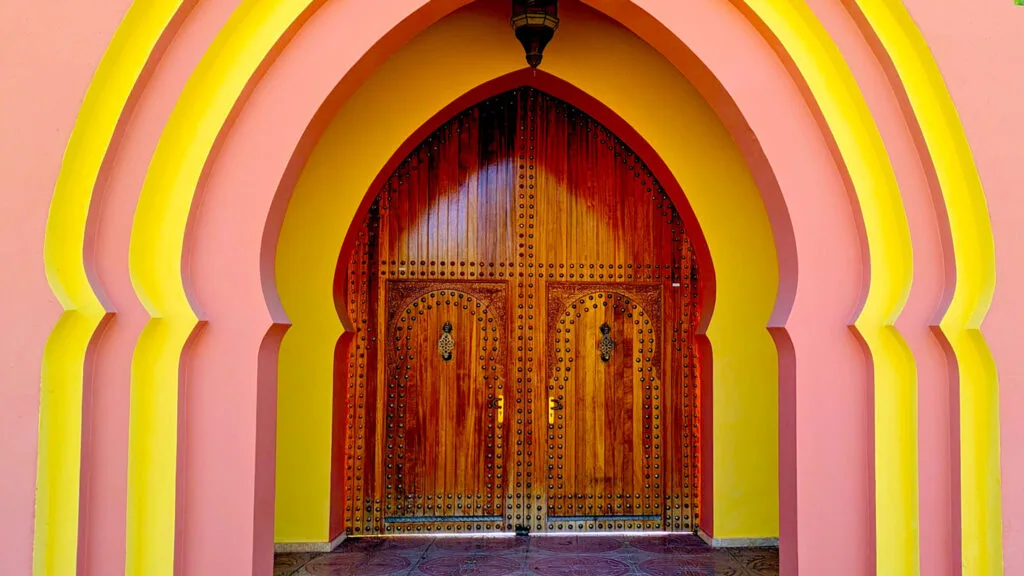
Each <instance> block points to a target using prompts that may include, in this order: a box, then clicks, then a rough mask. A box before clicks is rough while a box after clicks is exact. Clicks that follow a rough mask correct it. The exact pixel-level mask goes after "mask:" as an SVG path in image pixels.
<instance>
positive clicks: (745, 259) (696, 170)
mask: <svg viewBox="0 0 1024 576" xmlns="http://www.w3.org/2000/svg"><path fill="white" fill-rule="evenodd" d="M563 16H564V21H565V24H564V25H563V26H562V28H561V29H560V30H559V34H558V39H557V43H553V44H552V45H551V48H550V49H549V50H548V51H547V55H546V56H545V60H544V67H543V69H544V71H546V72H547V73H550V74H553V75H555V76H556V77H558V78H561V79H563V80H565V81H567V82H569V83H570V84H573V85H575V86H576V87H577V88H579V89H581V90H583V91H584V92H586V93H587V94H589V95H591V96H593V97H594V98H597V99H598V100H600V101H601V102H602V103H604V104H605V105H607V106H609V107H610V108H611V109H612V110H613V111H614V112H615V113H617V114H618V115H619V116H621V117H622V118H623V119H624V120H625V121H626V122H627V123H628V124H630V125H631V126H632V127H633V128H634V129H636V130H637V131H638V132H639V134H640V135H641V136H642V137H643V138H644V139H645V140H647V142H648V143H649V144H650V145H651V146H652V147H653V148H654V150H655V151H656V152H657V153H658V154H659V155H660V156H661V157H662V159H663V160H664V161H665V163H666V164H667V165H668V167H669V169H670V171H671V175H672V176H673V177H675V178H676V179H677V180H678V182H679V183H680V185H681V186H682V188H683V190H684V192H685V193H686V200H688V201H689V203H690V204H691V206H692V207H693V209H694V211H695V213H696V216H697V219H698V221H699V223H700V225H701V228H702V230H703V234H704V235H705V237H706V238H707V241H708V244H709V247H710V251H711V257H712V259H713V262H714V268H715V279H716V287H715V289H716V291H717V294H716V297H715V300H716V304H715V308H716V311H715V313H714V316H713V318H712V321H711V325H710V327H709V329H708V335H709V338H710V339H711V343H712V347H713V350H714V368H713V372H714V385H713V386H714V396H715V399H714V403H713V406H714V410H715V412H714V418H713V422H714V431H713V436H714V440H713V442H714V448H715V452H714V454H715V460H714V462H713V468H714V482H715V486H714V491H713V493H714V494H715V495H716V500H715V502H714V508H715V511H714V524H713V525H712V524H710V523H709V524H706V525H705V529H706V530H708V531H709V532H710V531H713V532H714V534H715V537H717V538H766V537H777V536H778V497H777V494H778V480H777V479H778V467H777V466H778V464H777V459H778V457H777V442H778V440H777V437H778V436H777V427H778V421H777V419H778V416H777V413H778V409H777V398H776V395H777V384H776V382H777V379H778V378H777V366H776V353H775V349H774V344H773V343H772V341H771V338H770V336H769V335H768V332H767V322H768V318H769V316H770V314H771V310H772V307H773V305H774V302H775V295H776V291H777V283H778V267H777V264H776V262H777V258H776V256H775V250H774V241H773V239H772V236H771V230H770V226H769V223H768V218H767V214H766V212H765V210H764V207H763V204H762V202H761V198H760V192H759V191H758V190H757V189H756V187H755V184H754V181H753V178H752V176H751V175H750V173H749V171H748V169H747V168H746V165H745V162H744V159H743V157H742V156H741V155H740V153H739V151H738V149H736V148H735V145H734V144H733V142H732V141H731V138H730V136H729V133H728V131H726V130H725V128H724V127H723V126H722V125H721V124H720V122H719V121H718V119H717V117H716V116H715V114H714V112H713V111H712V110H711V108H710V107H708V106H707V105H706V103H705V102H704V101H703V99H702V98H701V97H700V94H699V93H698V92H697V91H696V90H695V89H694V88H693V87H692V86H691V85H690V84H689V83H688V82H687V81H686V80H685V78H683V77H682V76H681V75H680V74H679V73H678V71H676V70H675V69H674V68H673V67H672V65H671V64H670V63H669V62H667V61H666V60H664V59H663V58H661V57H660V56H659V55H658V54H657V52H655V51H654V50H652V49H651V48H650V47H648V46H646V45H645V44H643V43H642V42H641V41H640V40H639V39H638V38H637V37H635V36H634V35H632V34H631V33H629V32H628V31H626V30H624V29H622V28H621V27H618V26H616V25H615V24H614V23H612V22H611V21H609V20H608V19H606V18H605V17H603V16H600V15H599V14H597V13H595V12H593V11H591V10H589V9H586V8H584V7H582V6H578V5H573V4H567V5H566V6H564V7H563ZM505 32H507V22H506V15H505V14H504V10H503V7H502V6H498V5H497V4H491V5H479V6H471V7H468V8H465V9H463V10H461V11H460V12H458V13H456V14H453V15H452V16H449V17H447V18H445V19H444V20H442V21H440V22H438V23H437V24H435V25H434V26H432V27H431V28H430V29H428V30H427V31H426V32H424V33H423V34H421V35H420V36H418V37H417V38H416V39H414V40H413V41H412V42H410V43H409V44H408V45H406V46H405V47H403V49H402V50H401V51H400V52H398V53H397V54H395V55H394V56H392V57H391V59H389V60H388V62H386V63H385V64H383V65H382V66H381V67H380V68H379V69H378V70H377V72H376V73H375V74H374V76H373V77H372V78H370V79H369V80H368V81H367V82H366V84H365V85H364V86H363V87H362V88H361V89H360V90H359V91H358V92H357V93H356V94H354V95H353V96H352V98H351V99H350V100H349V102H348V103H347V105H346V106H345V107H344V108H343V109H342V110H341V111H340V112H339V114H338V116H337V117H336V118H335V119H334V120H333V122H332V123H331V125H330V126H329V127H328V129H327V132H326V133H325V134H324V136H323V137H322V139H321V141H320V143H319V144H318V145H317V148H316V149H315V150H314V151H313V153H312V156H311V157H310V160H309V163H308V164H307V165H306V167H305V169H304V170H303V173H302V176H301V177H300V179H299V182H298V185H297V188H296V190H295V193H294V195H293V196H292V203H291V205H290V206H289V212H288V214H287V216H286V218H285V222H284V227H283V229H282V234H281V244H280V247H279V250H278V259H277V278H278V286H279V290H280V293H281V298H282V303H283V304H284V307H285V311H286V312H287V313H288V316H289V318H290V319H291V320H292V323H293V326H292V328H291V329H290V331H289V333H288V334H287V335H286V336H285V339H284V341H283V343H282V351H281V357H280V376H279V396H278V399H279V409H278V430H279V437H278V468H277V470H278V473H277V486H278V491H277V516H276V522H277V524H276V538H277V540H278V541H282V542H291V541H324V540H328V539H330V536H332V535H330V534H328V518H327V514H328V511H329V509H330V498H331V490H330V471H331V461H330V455H331V444H330V441H331V422H332V418H331V406H332V405H333V399H332V396H331V395H332V390H333V382H332V374H333V371H334V369H333V362H334V346H335V342H336V341H337V339H338V336H339V335H340V334H341V330H342V328H341V324H340V322H339V321H338V319H337V316H336V313H335V312H334V311H335V301H334V294H333V292H332V291H331V287H332V285H333V284H332V282H333V274H334V270H335V263H336V261H337V257H338V253H339V251H340V249H341V244H342V242H343V240H344V238H345V235H346V233H347V231H348V228H349V224H350V222H351V221H352V218H353V215H354V214H355V213H356V210H357V209H358V207H359V205H360V204H361V203H362V202H363V198H364V195H365V194H366V193H367V192H368V191H369V192H370V193H372V191H370V190H369V188H370V185H371V183H372V182H373V181H374V179H375V178H376V177H377V175H378V172H379V171H380V169H381V167H383V166H384V165H385V164H386V163H387V161H388V160H389V159H390V158H391V156H392V155H393V154H394V153H395V152H396V150H398V149H399V146H400V145H401V144H402V143H403V142H404V141H405V140H406V139H407V138H408V137H409V136H410V135H411V134H412V133H413V132H415V131H416V130H417V128H418V127H419V126H421V125H422V124H423V123H424V122H425V121H426V120H427V119H429V118H430V117H431V116H433V115H434V114H435V113H436V112H437V111H439V110H441V109H442V108H444V107H445V106H446V105H447V104H448V103H449V102H451V101H453V100H455V99H456V98H458V97H459V96H460V95H461V94H462V93H464V92H467V91H469V90H471V89H472V88H474V87H475V86H478V85H480V84H482V83H485V82H487V81H489V80H492V79H494V78H497V77H500V76H502V75H504V74H508V73H510V72H513V71H515V70H518V69H520V68H522V62H521V59H522V58H521V56H522V55H521V54H520V53H519V51H518V50H517V49H516V48H517V46H518V44H517V43H516V41H515V39H514V38H513V37H512V36H510V35H508V34H506V33H505ZM707 440H708V441H711V438H710V437H709V438H708V439H707ZM334 465H335V466H344V462H335V463H334ZM335 497H337V495H335Z"/></svg>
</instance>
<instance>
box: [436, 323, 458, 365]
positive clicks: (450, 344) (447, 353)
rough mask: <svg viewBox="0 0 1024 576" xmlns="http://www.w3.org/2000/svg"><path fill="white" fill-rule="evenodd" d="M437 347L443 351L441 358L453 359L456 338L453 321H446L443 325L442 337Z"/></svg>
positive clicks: (446, 360) (445, 359)
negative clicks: (453, 333)
mask: <svg viewBox="0 0 1024 576" xmlns="http://www.w3.org/2000/svg"><path fill="white" fill-rule="evenodd" d="M437 349H438V351H440V352H441V359H442V360H444V361H445V362H448V361H449V360H451V359H452V352H453V351H454V350H455V338H453V337H452V323H451V322H445V323H444V325H443V326H441V338H440V339H439V340H438V341H437Z"/></svg>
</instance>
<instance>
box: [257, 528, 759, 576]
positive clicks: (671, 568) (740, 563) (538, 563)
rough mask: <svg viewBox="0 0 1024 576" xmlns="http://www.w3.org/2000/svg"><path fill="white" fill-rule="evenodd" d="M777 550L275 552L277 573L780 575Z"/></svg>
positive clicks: (487, 541) (387, 547)
mask: <svg viewBox="0 0 1024 576" xmlns="http://www.w3.org/2000/svg"><path fill="white" fill-rule="evenodd" d="M778 573H779V554H778V550H776V549H771V548H742V549H741V548H735V549H729V550H712V549H711V548H709V547H708V546H707V545H706V544H704V542H702V541H701V540H700V539H699V538H697V537H696V536H692V535H688V534H673V535H670V536H642V537H633V536H628V537H627V536H622V537H618V536H614V537H613V536H573V535H566V536H532V537H497V538H429V537H396V538H351V539H349V540H346V541H344V542H343V543H342V544H341V546H339V547H338V549H337V550H335V551H334V552H331V553H329V554H311V553H306V554H278V555H277V557H276V559H275V566H274V576H350V575H351V576H386V575H396V576H406V575H410V576H411V575H423V576H470V575H473V576H512V575H517V576H518V575H522V576H526V575H530V576H630V575H646V576H698V575H699V576H710V575H723V576H741V575H742V576H777V575H778Z"/></svg>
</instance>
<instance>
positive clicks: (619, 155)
mask: <svg viewBox="0 0 1024 576" xmlns="http://www.w3.org/2000/svg"><path fill="white" fill-rule="evenodd" d="M352 233H353V234H358V238H357V240H356V242H355V245H354V250H353V251H352V252H351V255H350V256H349V261H348V262H347V265H343V266H342V268H341V272H340V274H341V276H340V277H339V279H343V281H341V282H339V285H340V287H341V290H340V293H339V295H338V298H339V303H340V306H339V307H340V308H342V309H343V314H347V315H348V320H349V321H350V325H351V326H352V327H354V328H355V332H354V336H353V337H351V338H350V339H348V340H346V341H344V342H343V348H342V349H341V350H340V353H341V355H340V357H339V364H340V367H341V368H343V370H341V377H342V378H344V379H345V385H346V388H347V391H348V395H347V400H348V414H349V416H348V422H347V435H346V438H347V439H346V458H347V462H346V466H345V470H346V478H345V485H346V490H345V498H346V502H345V518H346V520H345V522H346V525H347V530H348V532H349V533H350V534H352V535H361V534H396V533H437V532H494V531H512V530H521V529H524V528H525V529H528V530H531V531H534V532H548V531H560V530H571V531H606V530H615V531H622V530H629V531H635V530H670V531H692V530H694V529H695V528H696V525H697V518H698V515H697V502H698V496H699V495H698V480H697V479H698V478H699V471H698V455H699V452H698V445H697V437H698V434H697V432H698V422H697V415H698V414H699V405H698V404H699V397H698V396H699V395H698V385H697V381H696V380H697V373H698V367H697V363H698V359H697V354H696V343H695V341H694V339H693V337H694V335H695V331H696V326H697V323H698V310H697V303H698V290H699V280H698V272H697V265H696V255H695V254H694V250H693V246H692V244H691V243H690V239H689V238H688V237H687V232H686V230H685V229H684V225H683V221H682V218H681V217H680V215H679V213H678V211H677V210H676V208H675V206H673V204H672V202H671V200H670V199H669V198H668V195H667V194H666V193H665V191H664V190H663V189H662V187H661V185H660V184H659V183H658V182H657V180H656V179H655V178H654V176H653V175H652V173H651V172H650V170H649V169H648V168H647V166H646V165H645V164H644V161H643V160H642V159H641V158H639V157H638V156H637V155H636V154H635V153H634V152H633V151H632V150H630V149H629V148H628V147H627V146H626V145H624V144H623V143H622V142H621V141H620V140H619V139H618V138H617V137H616V136H615V135H614V134H612V133H611V132H610V131H608V130H607V129H606V128H605V127H604V126H602V125H601V124H599V123H598V122H597V121H595V120H593V119H592V118H590V117H588V116H587V115H585V114H584V113H582V112H580V111H579V110H577V109H575V108H574V107H572V106H571V105H568V104H566V103H565V102H562V101H560V100H558V99H556V98H553V97H551V96H548V95H546V94H544V93H542V92H540V91H537V90H536V89H532V88H520V89H517V90H513V91H511V92H508V93H505V94H501V95H499V96H496V97H494V98H491V99H488V100H486V101H485V102H482V103H480V104H477V105H475V106H473V107H471V108H469V109H468V110H466V111H464V112H462V113H460V114H458V115H457V116H456V117H455V118H453V119H451V120H450V121H448V122H447V123H446V124H444V125H443V126H442V127H441V128H439V129H438V130H437V131H435V132H434V133H433V134H431V135H430V136H429V137H427V138H426V140H425V141H423V142H422V143H421V144H420V145H419V146H418V147H417V148H416V149H415V150H413V151H412V152H411V153H410V154H409V156H408V157H407V158H406V159H405V160H404V161H403V162H402V163H401V164H400V165H399V167H398V168H397V169H396V170H395V171H394V173H393V174H392V175H391V176H390V177H389V178H388V179H387V180H386V182H385V184H384V185H383V186H382V189H381V190H380V192H379V194H378V196H377V197H376V199H375V200H374V201H373V203H372V205H371V207H370V210H369V212H368V214H367V215H366V217H365V220H364V222H363V225H362V227H360V228H357V229H355V230H354V231H353V232H352ZM343 264H344V263H343Z"/></svg>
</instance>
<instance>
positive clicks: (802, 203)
mask: <svg viewBox="0 0 1024 576" xmlns="http://www.w3.org/2000/svg"><path fill="white" fill-rule="evenodd" d="M463 3H465V2H463V1H460V0H434V1H433V2H429V3H423V2H417V1H414V0H407V1H403V2H393V3H388V4H387V5H386V6H387V7H386V8H381V9H378V8H375V9H374V10H373V11H372V12H373V13H372V14H371V13H369V12H371V11H368V10H366V8H365V6H364V7H363V8H357V7H354V6H353V3H327V4H326V5H324V6H323V7H322V8H320V9H319V10H318V11H317V12H316V13H314V14H313V15H312V16H311V17H310V19H309V20H308V22H306V23H305V24H304V25H303V26H302V28H301V29H300V30H298V31H297V32H296V34H295V36H294V37H293V38H292V39H291V40H290V42H288V44H287V45H286V46H283V47H281V52H280V55H279V56H278V57H277V58H276V60H275V61H274V62H273V63H272V64H271V65H270V66H269V67H268V69H267V70H266V73H265V74H264V75H263V77H262V79H260V81H259V83H258V85H256V86H255V87H254V88H253V89H252V91H251V94H250V95H249V96H248V98H247V99H246V100H245V101H244V106H241V107H240V108H239V109H238V110H236V115H235V120H234V123H233V124H232V125H231V127H230V129H229V130H227V131H226V132H225V133H224V134H222V135H221V141H220V149H219V153H218V155H217V156H216V158H215V160H214V162H213V163H212V164H210V165H209V166H208V167H207V173H206V174H207V177H206V179H205V180H204V184H203V186H202V187H201V190H200V191H199V197H197V199H196V201H195V202H194V206H195V207H197V209H194V214H193V218H192V221H191V223H190V234H189V237H188V239H187V247H186V250H187V251H186V253H187V254H188V256H187V257H186V258H187V267H186V270H187V271H188V272H187V273H188V277H187V278H186V281H187V286H189V287H190V293H191V296H192V298H193V301H194V302H196V303H197V304H198V305H199V306H200V307H201V308H202V310H203V311H204V314H205V317H204V320H206V321H207V324H206V327H205V329H204V331H203V332H202V334H201V335H200V337H199V338H197V339H196V341H195V343H194V344H193V345H192V346H191V347H190V349H189V350H188V351H187V353H186V357H185V358H184V359H183V365H184V366H186V367H187V368H186V370H185V372H186V374H187V377H186V381H185V383H184V386H185V388H186V405H185V407H184V410H186V411H187V413H188V419H189V421H188V427H187V432H186V435H187V437H186V438H185V439H184V440H183V442H182V445H181V450H182V454H181V459H182V462H183V463H184V466H183V469H182V473H183V475H184V478H183V479H182V482H184V483H185V484H186V485H187V486H188V487H189V488H188V489H187V490H185V491H184V492H183V494H182V496H181V499H182V502H181V504H180V506H181V507H182V510H183V512H184V513H183V514H182V515H181V517H180V520H179V522H181V523H182V524H183V525H182V526H181V527H180V529H181V533H182V535H183V536H182V540H181V542H180V549H179V555H180V557H181V558H182V565H181V569H182V570H184V572H185V573H193V572H194V573H216V571H217V570H224V569H228V568H230V569H232V570H235V571H238V570H240V568H241V567H242V566H248V567H250V568H251V570H252V571H253V572H261V571H262V570H264V568H263V567H269V566H270V564H271V563H270V550H271V543H272V537H271V533H270V530H271V526H272V514H273V513H272V508H271V507H272V494H273V470H272V467H273V464H272V463H273V433H274V408H273V389H274V378H275V373H274V372H275V370H274V366H275V365H276V349H277V348H276V339H277V338H279V336H280V334H281V332H282V330H283V328H282V326H283V325H285V324H286V322H287V320H286V318H285V317H284V314H283V312H282V310H281V307H280V304H279V302H278V301H277V297H276V293H275V291H274V288H273V282H274V276H273V257H274V247H275V245H276V240H277V233H278V231H279V230H280V224H281V219H282V216H283V213H284V209H285V208H286V206H287V200H288V197H289V195H290V193H291V190H292V188H293V186H294V183H295V180H296V178H297V176H298V173H299V171H300V170H301V168H302V166H303V165H304V163H305V161H306V159H307V157H308V155H309V152H310V150H311V149H312V147H313V145H314V144H315V142H316V141H317V140H318V138H319V136H320V134H322V132H323V130H324V129H325V127H326V125H327V122H328V121H329V120H330V118H332V117H333V116H334V115H335V113H336V112H337V111H338V109H339V108H340V106H341V105H343V103H344V102H345V100H346V99H347V97H348V96H349V95H350V94H351V93H352V92H353V91H354V90H355V89H356V88H358V86H359V85H360V84H361V83H362V81H363V80H364V79H365V78H366V77H367V76H368V75H369V74H370V73H371V72H372V70H373V68H374V66H375V65H376V64H377V63H379V62H381V61H382V60H383V59H384V58H386V56H387V55H389V54H390V53H392V52H393V51H394V50H395V49H396V47H397V46H400V45H401V44H402V43H404V42H405V41H406V40H408V39H409V38H411V37H412V36H413V35H414V34H416V33H417V32H419V31H420V30H423V29H424V28H426V27H427V26H429V25H430V24H431V23H433V22H434V21H436V20H437V19H438V18H440V17H441V16H443V15H444V14H446V13H448V12H449V11H451V10H453V9H455V8H457V7H458V6H459V5H461V4H463ZM590 3H591V4H592V5H594V6H596V7H598V8H599V9H603V10H605V11H606V12H607V13H609V14H610V15H611V16H612V17H613V18H615V19H617V20H618V21H620V22H622V23H623V24H625V25H626V26H627V27H629V28H631V29H632V30H633V31H634V32H636V33H638V34H639V35H640V36H641V37H642V38H644V39H645V40H646V41H648V42H649V43H650V44H652V45H653V46H654V47H655V48H657V49H658V50H659V51H660V52H661V53H662V54H663V55H665V56H666V58H668V59H669V60H670V61H672V62H673V63H674V64H675V65H676V66H677V67H678V68H679V69H680V70H681V71H682V72H683V73H684V74H685V75H686V76H687V77H688V78H690V80H691V81H692V82H693V83H694V84H695V85H696V86H697V87H698V89H699V90H700V91H701V93H702V94H703V95H704V96H705V98H706V99H707V100H708V101H709V102H710V103H711V104H712V106H713V107H714V108H715V110H716V112H717V113H718V114H719V116H720V117H721V118H722V119H723V121H724V122H725V124H726V126H727V127H728V128H729V129H730V131H731V132H732V133H733V135H734V138H735V139H736V141H737V142H738V143H739V145H740V147H741V149H742V151H743V152H744V154H745V156H746V158H747V160H748V163H749V164H750V165H751V167H752V170H753V172H754V174H755V178H756V179H757V182H758V184H759V186H760V187H761V190H762V192H763V195H764V198H765V202H766V205H767V206H768V210H769V214H770V217H771V219H772V224H773V229H774V231H775V235H776V241H777V243H778V249H779V253H780V260H781V263H780V265H781V266H782V270H781V272H782V277H783V279H784V280H783V285H782V296H781V297H780V300H779V302H780V304H779V306H778V307H777V309H776V313H775V315H774V318H773V321H772V324H773V326H774V333H775V334H776V335H777V340H778V342H779V347H780V356H781V364H782V366H781V372H782V377H781V382H780V426H781V430H780V468H781V470H780V476H781V485H782V488H781V494H780V499H781V505H782V518H781V521H782V561H783V565H784V570H785V571H786V573H796V570H797V569H798V568H799V569H803V570H804V571H805V572H806V573H811V574H813V573H819V572H825V571H830V573H835V570H837V569H839V570H842V571H843V573H849V574H862V573H868V572H870V571H872V570H873V566H874V559H873V554H872V553H871V551H872V550H873V547H874V539H873V535H872V534H873V507H872V506H871V500H872V475H871V461H872V433H871V427H870V423H871V415H872V411H871V406H872V405H871V397H870V386H865V383H869V382H870V378H869V374H868V373H867V370H866V367H865V359H864V356H863V353H862V352H861V350H860V349H859V347H858V345H857V343H856V341H855V339H854V338H853V336H852V334H850V333H849V331H848V329H847V326H848V324H849V323H850V322H851V321H852V318H853V315H854V313H855V312H856V310H857V309H858V306H859V300H860V297H861V295H862V293H863V289H862V288H863V286H864V285H865V282H866V280H867V279H866V277H865V276H864V275H863V274H862V270H863V266H850V265H849V263H850V262H861V263H863V258H864V257H863V254H864V250H863V246H862V245H861V241H860V237H859V234H858V228H857V215H856V214H855V213H854V212H853V211H852V210H851V204H850V200H849V198H848V196H847V190H846V187H845V184H844V177H843V173H842V172H841V170H840V169H839V168H838V167H837V165H836V163H835V162H834V161H833V159H832V156H831V152H830V150H829V142H828V140H827V139H826V137H825V136H823V134H822V133H821V131H820V130H819V128H818V125H817V124H816V121H815V117H814V114H813V111H812V110H811V109H809V108H808V104H807V102H806V101H805V99H804V98H803V96H802V95H801V92H800V84H799V83H798V82H795V81H794V79H793V78H792V77H791V76H790V75H789V74H788V72H787V71H786V69H785V67H784V65H783V63H782V62H780V61H779V60H778V58H777V57H776V56H775V54H774V53H773V52H772V49H771V46H770V45H769V43H768V42H766V40H765V39H764V38H763V37H762V36H761V35H760V34H759V33H758V31H757V29H756V28H755V27H753V26H751V23H750V22H749V21H748V20H747V19H746V18H745V17H744V15H743V14H741V13H740V12H739V11H737V10H736V9H735V8H733V7H732V6H731V5H730V4H727V3H725V2H721V1H718V0H715V1H712V0H708V1H704V2H696V3H682V4H679V3H662V2H653V1H651V2H648V3H647V4H646V5H645V6H644V7H643V8H642V9H641V8H640V7H639V6H637V5H634V4H631V3H615V2H606V1H603V0H594V1H592V2H590ZM339 31H344V33H339ZM323 54H332V58H330V59H323V58H321V57H320V56H321V55H323ZM198 207H201V209H198ZM257 246H259V247H260V248H259V249H257V248H256V247H257ZM798 258H799V272H800V273H799V274H797V261H798ZM275 326H276V327H277V328H275ZM264 334H268V336H267V337H266V338H263V335H264ZM254 381H256V382H259V385H258V386H257V387H255V388H254V387H253V386H252V385H251V383H252V382H254ZM213 382H216V383H218V385H217V386H210V385H208V383H213ZM193 392H194V393H193ZM223 430H232V431H233V433H232V434H231V435H224V434H220V433H219V432H221V431H223ZM797 430H800V433H799V434H798V433H797ZM212 438H216V444H214V443H211V439H212ZM253 446H256V447H257V450H256V451H253V449H252V447H253ZM798 484H799V485H800V491H799V492H797V490H796V486H797V485H798ZM836 502H843V503H844V506H843V508H842V509H841V510H839V511H836V510H834V504H835V503H836ZM214 505H216V507H217V509H218V514H216V515H211V514H209V513H204V510H210V509H212V508H213V507H214ZM253 518H256V521H255V526H254V522H253ZM225 535H230V536H228V540H226V539H225ZM245 571H246V572H249V570H248V569H246V570H245Z"/></svg>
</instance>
